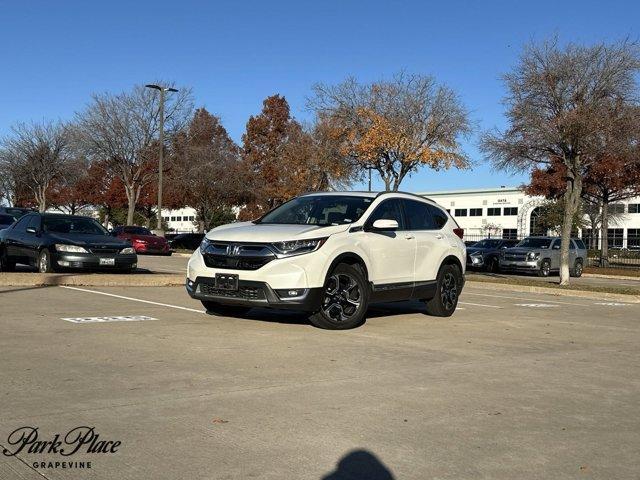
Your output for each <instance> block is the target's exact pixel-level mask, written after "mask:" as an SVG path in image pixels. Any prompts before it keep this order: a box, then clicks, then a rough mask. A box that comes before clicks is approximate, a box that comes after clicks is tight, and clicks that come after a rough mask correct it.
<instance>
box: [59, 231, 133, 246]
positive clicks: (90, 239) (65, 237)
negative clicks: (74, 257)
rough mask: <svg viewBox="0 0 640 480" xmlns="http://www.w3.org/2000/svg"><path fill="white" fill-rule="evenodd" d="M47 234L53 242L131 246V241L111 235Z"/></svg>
mask: <svg viewBox="0 0 640 480" xmlns="http://www.w3.org/2000/svg"><path fill="white" fill-rule="evenodd" d="M47 236H48V237H49V238H50V239H51V241H52V242H53V243H56V242H59V243H68V244H71V245H79V246H81V247H86V246H89V247H93V246H107V247H113V248H117V247H119V248H125V247H130V246H131V242H128V241H126V240H122V239H120V238H115V237H112V236H110V235H84V234H81V233H48V234H47Z"/></svg>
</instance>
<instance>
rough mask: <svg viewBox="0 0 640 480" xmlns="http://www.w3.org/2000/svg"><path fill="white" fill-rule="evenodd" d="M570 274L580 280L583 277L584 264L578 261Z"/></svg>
mask: <svg viewBox="0 0 640 480" xmlns="http://www.w3.org/2000/svg"><path fill="white" fill-rule="evenodd" d="M570 273H571V276H572V277H576V278H580V277H581V276H582V262H581V261H580V260H576V263H575V265H574V266H573V269H572V270H571V272H570Z"/></svg>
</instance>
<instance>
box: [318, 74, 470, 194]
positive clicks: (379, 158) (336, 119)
mask: <svg viewBox="0 0 640 480" xmlns="http://www.w3.org/2000/svg"><path fill="white" fill-rule="evenodd" d="M314 94H315V95H314V97H313V98H311V99H310V100H309V107H310V108H312V109H313V110H314V111H315V112H316V115H317V118H318V119H319V121H320V122H323V123H326V124H328V125H330V126H331V128H332V133H333V137H334V139H335V140H336V141H337V142H339V144H340V152H341V153H342V155H343V156H345V157H347V158H349V159H351V160H352V161H354V162H355V163H356V164H357V165H358V166H359V167H360V169H373V170H375V171H377V172H378V174H379V175H380V177H381V179H382V181H383V182H384V185H385V189H386V190H398V188H399V187H400V184H401V183H402V181H403V180H404V179H405V178H406V177H407V175H410V174H411V173H413V172H416V171H417V170H418V169H419V168H421V167H428V168H432V169H434V170H441V169H448V168H451V167H456V168H467V167H468V166H469V161H468V159H467V157H466V155H465V154H464V153H463V152H462V150H461V148H460V144H459V138H460V137H462V136H466V135H467V134H468V133H469V132H470V130H471V128H470V125H469V120H468V114H467V112H466V109H465V108H464V106H463V105H462V103H461V102H460V100H459V98H458V96H457V95H456V94H455V93H454V92H453V90H451V89H450V88H449V87H447V86H444V85H440V84H438V83H437V82H436V81H435V79H434V78H433V77H430V76H423V75H406V74H404V73H400V74H398V75H396V76H395V77H394V78H393V79H392V80H391V81H380V82H376V83H372V84H365V85H363V84H360V83H358V82H357V81H356V80H355V79H348V80H346V81H345V82H343V83H341V84H339V85H334V86H328V85H323V84H318V85H316V86H315V87H314Z"/></svg>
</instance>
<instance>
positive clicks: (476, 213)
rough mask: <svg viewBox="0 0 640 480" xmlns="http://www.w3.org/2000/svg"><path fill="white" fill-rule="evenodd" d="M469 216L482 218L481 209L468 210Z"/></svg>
mask: <svg viewBox="0 0 640 480" xmlns="http://www.w3.org/2000/svg"><path fill="white" fill-rule="evenodd" d="M469 216H470V217H481V216H482V209H481V208H470V209H469Z"/></svg>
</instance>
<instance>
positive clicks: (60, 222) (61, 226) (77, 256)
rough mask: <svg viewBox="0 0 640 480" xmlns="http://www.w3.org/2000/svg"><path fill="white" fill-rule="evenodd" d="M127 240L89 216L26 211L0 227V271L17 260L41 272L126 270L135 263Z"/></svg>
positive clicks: (134, 255)
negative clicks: (9, 224) (0, 228)
mask: <svg viewBox="0 0 640 480" xmlns="http://www.w3.org/2000/svg"><path fill="white" fill-rule="evenodd" d="M137 261H138V260H137V256H136V252H135V250H134V249H133V247H132V246H131V244H130V243H129V242H125V241H123V240H120V239H117V238H113V237H112V236H111V235H109V232H108V231H107V230H106V229H105V228H104V227H103V226H102V225H100V224H99V223H98V222H96V221H95V220H94V219H93V218H89V217H80V216H76V215H59V214H55V213H43V214H41V213H29V214H27V215H25V216H23V217H22V218H20V219H19V220H18V221H16V222H15V223H13V224H12V225H11V226H10V227H9V228H5V229H4V230H0V270H2V271H11V270H13V269H14V268H15V266H16V264H17V263H21V264H24V265H32V266H35V267H37V268H38V271H39V272H41V273H48V272H55V271H57V270H59V269H61V268H73V269H108V270H120V271H126V272H130V271H132V270H133V269H135V268H136V266H137Z"/></svg>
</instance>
